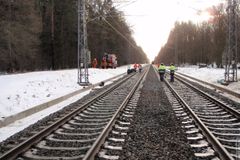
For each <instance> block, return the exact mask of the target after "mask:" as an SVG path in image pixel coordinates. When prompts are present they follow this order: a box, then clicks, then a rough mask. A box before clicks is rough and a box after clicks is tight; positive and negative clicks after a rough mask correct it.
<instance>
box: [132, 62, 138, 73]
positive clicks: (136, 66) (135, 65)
mask: <svg viewBox="0 0 240 160" xmlns="http://www.w3.org/2000/svg"><path fill="white" fill-rule="evenodd" d="M133 68H134V70H135V72H136V71H137V68H138V64H137V63H134V65H133Z"/></svg>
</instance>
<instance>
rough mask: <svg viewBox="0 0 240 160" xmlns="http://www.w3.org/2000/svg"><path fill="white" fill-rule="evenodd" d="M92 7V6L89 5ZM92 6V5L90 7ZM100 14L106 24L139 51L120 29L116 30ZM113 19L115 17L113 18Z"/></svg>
mask: <svg viewBox="0 0 240 160" xmlns="http://www.w3.org/2000/svg"><path fill="white" fill-rule="evenodd" d="M134 2H136V1H134ZM87 4H89V3H87ZM89 5H90V4H89ZM90 6H91V5H90ZM97 12H98V14H99V17H101V18H102V20H103V21H104V22H105V23H106V24H108V25H109V26H110V27H111V28H112V29H113V30H114V31H115V32H117V33H118V34H119V35H120V36H121V37H122V38H124V39H125V40H126V41H127V42H128V43H129V44H130V45H131V46H132V47H133V48H135V49H139V48H138V47H137V46H136V45H134V44H132V42H131V41H129V39H128V38H127V37H126V36H125V35H124V34H122V33H121V32H120V31H119V30H118V29H116V28H115V27H114V26H113V25H112V24H111V23H110V22H108V21H107V20H106V18H105V17H104V15H101V13H99V11H97ZM112 18H113V17H112Z"/></svg>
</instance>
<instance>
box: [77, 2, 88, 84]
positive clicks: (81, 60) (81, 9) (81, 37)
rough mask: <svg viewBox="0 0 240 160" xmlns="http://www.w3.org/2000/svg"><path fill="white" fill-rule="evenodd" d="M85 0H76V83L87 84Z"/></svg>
mask: <svg viewBox="0 0 240 160" xmlns="http://www.w3.org/2000/svg"><path fill="white" fill-rule="evenodd" d="M87 52H88V47H87V27H86V8H85V0H78V84H79V85H82V86H86V85H89V79H88V56H87Z"/></svg>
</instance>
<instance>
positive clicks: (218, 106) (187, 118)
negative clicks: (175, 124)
mask: <svg viewBox="0 0 240 160" xmlns="http://www.w3.org/2000/svg"><path fill="white" fill-rule="evenodd" d="M165 82H166V85H167V87H168V88H167V87H165V90H166V92H167V95H168V97H169V98H170V101H171V102H172V104H173V109H174V111H175V113H176V115H177V116H178V117H179V118H180V119H181V120H182V124H183V127H184V128H185V129H186V131H187V134H188V135H189V140H190V142H192V145H191V146H192V147H193V148H194V149H195V155H196V156H198V157H201V158H206V159H207V158H209V159H212V158H216V157H220V158H221V159H224V160H225V159H231V160H232V159H236V160H239V159H240V113H239V111H237V110H235V109H233V108H231V107H229V106H227V105H226V104H224V103H222V102H220V101H219V100H217V99H215V98H214V97H212V96H210V95H208V94H207V93H204V92H203V91H200V90H199V89H197V88H196V87H194V86H192V85H191V84H189V83H187V82H184V81H183V80H181V79H177V80H175V82H174V83H169V82H167V80H165ZM170 92H171V93H170ZM202 134H203V136H202ZM193 135H194V136H193ZM204 137H206V139H207V141H205V139H204ZM212 148H213V149H214V151H215V152H213V150H212ZM216 159H217V158H216Z"/></svg>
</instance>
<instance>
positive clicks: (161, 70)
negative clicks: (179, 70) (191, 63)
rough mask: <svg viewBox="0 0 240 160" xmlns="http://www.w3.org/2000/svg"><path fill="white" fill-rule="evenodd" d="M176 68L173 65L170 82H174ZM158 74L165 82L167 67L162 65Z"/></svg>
mask: <svg viewBox="0 0 240 160" xmlns="http://www.w3.org/2000/svg"><path fill="white" fill-rule="evenodd" d="M175 69H176V67H175V66H174V64H173V63H171V65H170V67H169V71H170V82H174V72H175ZM158 72H159V76H160V80H161V81H163V80H164V75H165V72H166V66H165V65H164V64H163V63H161V64H160V66H159V68H158Z"/></svg>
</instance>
